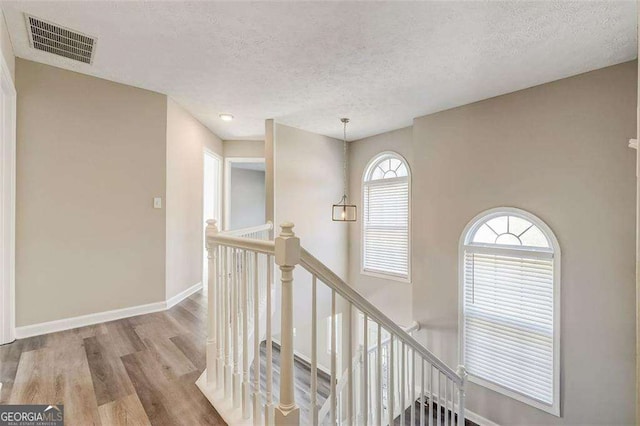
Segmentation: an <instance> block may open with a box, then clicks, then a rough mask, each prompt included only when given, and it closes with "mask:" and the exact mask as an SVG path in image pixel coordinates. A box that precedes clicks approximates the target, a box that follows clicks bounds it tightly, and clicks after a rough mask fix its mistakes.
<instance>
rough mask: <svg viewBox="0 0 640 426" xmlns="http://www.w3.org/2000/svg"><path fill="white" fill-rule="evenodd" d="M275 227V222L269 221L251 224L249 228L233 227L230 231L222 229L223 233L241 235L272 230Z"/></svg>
mask: <svg viewBox="0 0 640 426" xmlns="http://www.w3.org/2000/svg"><path fill="white" fill-rule="evenodd" d="M272 229H273V222H271V221H269V222H267V223H265V224H263V225H256V226H249V227H247V228H239V229H231V230H228V231H222V232H220V233H221V234H225V235H229V236H235V237H240V236H243V235H248V234H253V233H255V232H261V231H271V230H272Z"/></svg>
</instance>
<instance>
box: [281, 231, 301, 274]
mask: <svg viewBox="0 0 640 426" xmlns="http://www.w3.org/2000/svg"><path fill="white" fill-rule="evenodd" d="M293 227H294V224H293V223H291V222H285V223H283V224H282V225H280V228H281V231H280V235H278V237H277V238H276V240H275V252H276V253H275V260H276V265H279V266H295V265H297V264H298V263H300V238H298V237H296V234H295V233H294V232H293Z"/></svg>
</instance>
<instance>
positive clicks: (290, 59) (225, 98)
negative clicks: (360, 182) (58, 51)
mask: <svg viewBox="0 0 640 426" xmlns="http://www.w3.org/2000/svg"><path fill="white" fill-rule="evenodd" d="M2 8H3V9H4V10H5V15H6V20H7V24H8V27H9V31H10V35H11V40H12V42H13V46H14V50H15V53H16V56H19V57H21V58H26V59H30V60H34V61H38V62H43V63H46V64H50V65H55V66H58V67H61V68H66V69H70V70H74V71H78V72H82V73H86V74H90V75H95V76H98V77H103V78H106V79H109V80H114V81H117V82H122V83H126V84H130V85H133V86H138V87H142V88H145V89H150V90H155V91H158V92H162V93H166V94H168V95H169V96H171V97H172V98H174V99H175V100H176V101H177V102H179V103H180V104H182V105H183V106H184V107H185V108H187V109H188V110H189V111H191V112H192V113H193V114H194V115H195V116H196V117H197V118H198V119H199V120H200V121H202V122H203V123H204V124H205V125H207V126H208V127H209V128H210V129H211V130H213V131H214V132H215V133H216V134H218V135H219V136H220V137H222V138H223V139H251V138H261V137H262V136H263V133H264V120H265V119H266V118H274V119H276V121H278V122H280V123H283V124H287V125H290V126H294V127H298V128H302V129H305V130H309V131H313V132H317V133H321V134H325V135H328V136H333V137H337V138H341V137H342V125H341V123H340V122H339V118H340V117H344V116H346V117H350V118H351V124H350V125H349V139H350V140H352V139H358V138H361V137H365V136H369V135H373V134H377V133H381V132H384V131H387V130H391V129H396V128H399V127H404V126H408V125H410V124H411V122H412V119H413V118H414V117H417V116H421V115H425V114H428V113H432V112H436V111H441V110H444V109H448V108H452V107H455V106H458V105H463V104H467V103H470V102H474V101H477V100H481V99H486V98H489V97H492V96H496V95H500V94H503V93H508V92H512V91H515V90H519V89H523V88H526V87H530V86H534V85H537V84H541V83H545V82H548V81H553V80H557V79H560V78H563V77H567V76H570V75H575V74H579V73H582V72H586V71H589V70H593V69H597V68H601V67H604V66H608V65H613V64H616V63H620V62H624V61H628V60H631V59H633V58H635V57H636V56H637V55H636V52H637V50H636V2H635V1H633V0H632V1H624V2H622V1H601V2H599V1H592V2H586V1H577V2H566V1H549V2H541V1H532V2H527V1H509V2H484V1H476V2H457V1H449V2H411V3H404V2H402V3H400V2H375V3H363V2H310V3H309V2H304V3H303V2H279V3H270V2H256V3H249V2H221V3H215V2H93V1H86V2H31V1H25V2H2ZM23 12H28V13H31V14H33V15H35V16H36V17H39V18H42V19H45V20H49V21H52V22H55V23H58V24H60V25H63V26H67V27H70V28H72V29H75V30H78V31H81V32H84V33H87V34H89V35H93V36H97V38H98V44H97V49H96V54H95V59H94V62H93V64H92V65H86V64H82V63H77V62H74V61H70V60H67V59H63V58H59V57H56V56H53V55H50V54H47V53H44V52H40V51H36V50H34V49H32V48H30V47H29V43H28V37H27V32H26V27H25V20H24V17H23ZM223 112H224V113H231V114H233V115H234V116H235V120H234V121H232V122H223V121H221V120H220V119H219V118H218V114H220V113H223Z"/></svg>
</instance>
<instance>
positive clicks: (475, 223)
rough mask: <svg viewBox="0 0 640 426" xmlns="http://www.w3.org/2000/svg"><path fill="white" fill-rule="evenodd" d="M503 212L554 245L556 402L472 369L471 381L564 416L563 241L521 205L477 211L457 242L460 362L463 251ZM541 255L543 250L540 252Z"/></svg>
mask: <svg viewBox="0 0 640 426" xmlns="http://www.w3.org/2000/svg"><path fill="white" fill-rule="evenodd" d="M503 214H508V215H514V216H519V217H522V218H524V219H526V220H528V221H530V222H531V223H533V224H534V225H535V226H537V227H538V228H540V230H541V231H542V232H543V233H544V234H545V236H546V237H547V239H548V240H549V243H550V244H551V247H552V248H553V370H554V371H553V404H552V405H548V404H544V403H541V402H540V401H538V400H535V399H533V398H531V397H528V396H525V395H522V394H520V393H518V392H515V391H512V390H510V389H507V388H505V387H503V386H500V385H497V384H494V383H491V382H489V381H487V380H484V379H481V378H479V377H476V376H474V375H473V374H471V373H469V376H468V378H469V381H471V382H473V383H475V384H477V385H480V386H483V387H485V388H487V389H491V390H493V391H495V392H497V393H500V394H502V395H505V396H508V397H510V398H513V399H515V400H517V401H520V402H522V403H525V404H528V405H530V406H532V407H535V408H538V409H540V410H542V411H545V412H547V413H550V414H553V415H554V416H557V417H561V404H560V400H561V394H560V376H561V372H560V367H561V366H560V341H561V327H560V321H561V312H560V306H561V301H560V295H561V291H560V283H561V275H560V265H561V263H562V262H561V255H560V243H559V242H558V239H557V238H556V236H555V234H554V233H553V231H552V230H551V228H550V227H549V226H548V225H547V224H546V223H545V222H544V221H543V220H542V219H540V218H539V217H537V216H536V215H534V214H532V213H530V212H528V211H526V210H522V209H518V208H515V207H497V208H493V209H489V210H486V211H484V212H482V213H480V214H478V215H476V216H475V217H474V218H473V219H471V221H470V222H469V223H468V224H467V226H465V228H464V231H463V232H462V235H460V241H459V244H458V364H460V365H462V364H463V360H464V355H463V354H464V332H463V331H464V253H465V250H466V249H467V248H469V247H468V243H469V236H470V235H471V234H472V233H473V231H474V230H475V229H476V228H478V227H479V226H480V225H481V224H482V223H484V222H485V221H486V220H488V219H489V218H492V217H496V216H500V215H503ZM534 252H535V250H532V251H531V254H532V255H534V256H535V254H534ZM537 254H538V255H540V253H537Z"/></svg>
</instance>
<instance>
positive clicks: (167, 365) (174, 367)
mask: <svg viewBox="0 0 640 426" xmlns="http://www.w3.org/2000/svg"><path fill="white" fill-rule="evenodd" d="M135 330H136V334H138V336H140V339H141V340H142V342H143V343H144V345H145V346H146V347H147V350H148V351H149V353H151V354H153V356H154V358H155V359H156V361H157V362H158V363H159V364H160V365H161V366H162V372H163V373H164V374H165V375H166V376H167V377H168V378H178V377H180V376H183V375H185V374H187V373H190V372H192V371H195V370H196V367H195V365H193V363H192V362H191V361H189V359H188V358H187V357H186V356H185V355H184V353H182V351H181V350H180V349H178V347H177V346H176V345H175V344H174V343H173V342H172V341H171V340H170V338H169V337H167V336H166V334H165V332H164V330H162V329H160V328H158V327H157V326H155V324H145V325H141V326H139V327H136V328H135ZM171 337H175V336H171Z"/></svg>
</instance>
